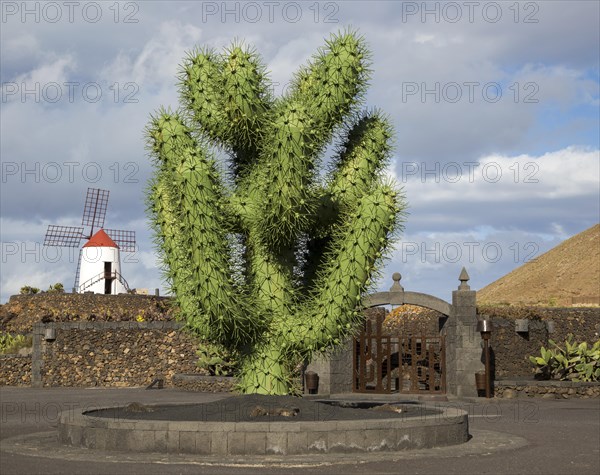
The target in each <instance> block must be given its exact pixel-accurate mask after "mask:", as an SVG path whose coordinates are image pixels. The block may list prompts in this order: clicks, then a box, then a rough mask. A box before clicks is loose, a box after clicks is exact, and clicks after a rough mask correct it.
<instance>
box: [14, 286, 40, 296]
mask: <svg viewBox="0 0 600 475" xmlns="http://www.w3.org/2000/svg"><path fill="white" fill-rule="evenodd" d="M39 291H40V289H38V288H37V287H31V286H30V285H24V286H23V287H21V290H20V291H19V293H20V294H21V295H32V294H37V293H38V292H39Z"/></svg>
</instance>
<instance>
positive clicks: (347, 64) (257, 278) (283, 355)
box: [147, 32, 403, 394]
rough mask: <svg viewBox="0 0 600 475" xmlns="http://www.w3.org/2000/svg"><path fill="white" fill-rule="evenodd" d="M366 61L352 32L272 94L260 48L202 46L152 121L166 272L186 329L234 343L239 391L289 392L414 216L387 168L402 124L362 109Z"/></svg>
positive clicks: (345, 325)
mask: <svg viewBox="0 0 600 475" xmlns="http://www.w3.org/2000/svg"><path fill="white" fill-rule="evenodd" d="M368 67H369V62H368V51H367V49H366V47H365V43H364V40H363V39H362V38H360V37H358V36H357V35H356V34H355V33H354V32H343V33H340V34H339V35H335V36H332V38H331V39H330V40H329V41H328V42H327V45H326V47H325V48H323V49H322V50H320V51H319V52H318V54H316V56H315V57H314V58H313V60H312V61H311V62H310V64H308V65H307V66H306V67H304V68H302V69H301V70H300V71H299V72H298V73H297V74H296V76H295V78H294V80H293V82H292V84H291V86H290V88H289V89H288V91H287V92H286V94H285V95H283V96H282V97H279V98H274V97H273V96H272V92H271V90H270V87H271V85H270V83H269V80H268V78H267V74H266V73H265V68H264V67H263V65H262V64H261V60H260V58H259V56H258V55H257V54H256V53H255V52H254V51H252V50H250V49H248V48H246V47H244V46H243V45H240V44H234V45H233V46H231V47H230V48H229V49H227V50H225V51H224V52H223V53H222V54H217V53H215V52H214V51H212V50H208V49H203V50H197V51H194V52H193V53H191V54H190V55H189V57H188V58H187V59H186V60H185V61H184V63H183V65H182V68H181V73H180V102H181V106H182V107H181V109H180V111H178V112H170V111H168V110H160V111H158V113H156V114H155V115H154V116H153V117H152V119H151V121H150V124H149V126H148V131H147V134H148V143H149V148H150V151H151V154H152V155H153V157H154V158H155V166H156V167H155V168H156V169H155V175H154V177H153V179H152V181H151V184H150V187H149V193H148V203H149V210H150V215H151V219H152V223H153V226H154V229H155V234H156V239H157V244H158V247H159V249H160V251H161V256H162V258H163V261H164V262H163V264H164V270H165V273H166V277H167V280H168V282H169V283H170V285H171V287H172V291H173V293H174V294H175V295H176V299H177V303H178V305H179V307H180V310H181V315H182V317H183V318H185V321H186V323H187V326H188V327H189V328H190V329H191V330H193V331H194V332H196V333H197V334H198V335H199V336H201V337H202V338H205V339H208V340H210V341H211V342H214V343H217V344H220V345H223V346H224V347H226V348H227V349H228V350H230V351H232V352H234V353H235V355H236V360H237V361H239V362H240V366H239V375H238V376H239V389H240V390H241V391H242V392H247V393H265V394H288V392H289V391H290V375H291V374H292V371H293V369H294V367H297V366H298V364H299V363H301V362H303V361H306V360H307V359H309V358H310V357H311V355H312V354H313V353H315V352H325V351H327V350H329V349H331V348H333V347H334V346H335V345H337V344H339V343H340V341H341V340H342V339H343V338H345V337H347V336H348V335H350V334H351V333H352V332H353V331H355V329H356V327H357V325H358V324H359V322H360V320H361V314H360V297H361V294H362V293H364V291H365V290H366V288H367V286H368V285H369V283H370V279H371V277H372V276H373V274H374V273H375V272H376V266H377V265H378V264H379V263H380V261H381V258H382V253H383V252H384V251H385V250H386V249H387V247H388V245H389V240H390V238H391V237H392V236H393V234H394V232H395V231H396V230H398V229H399V227H400V225H401V216H402V209H403V203H402V196H401V194H400V192H399V191H398V190H397V189H396V186H395V185H394V184H393V183H391V182H389V181H386V180H385V179H384V178H383V173H382V171H383V168H384V166H385V165H386V163H387V160H388V158H389V155H390V143H389V142H390V140H391V136H392V128H391V126H390V124H389V122H388V120H387V119H386V118H385V117H384V116H383V115H382V114H381V113H380V112H378V111H370V112H363V113H358V112H357V108H358V107H359V106H360V105H361V99H362V96H363V94H364V93H365V91H366V87H367V81H368V75H369V69H368ZM336 135H337V136H339V146H338V150H337V151H336V153H335V157H334V158H333V159H332V160H331V161H330V164H329V170H328V171H329V173H328V175H327V176H323V175H322V174H320V173H319V166H320V165H321V160H322V155H323V153H324V151H325V148H326V147H327V146H328V145H329V143H330V142H331V141H332V140H334V138H335V136H336ZM219 150H220V151H221V152H226V153H227V154H228V156H229V157H230V160H225V159H217V158H216V157H218V156H219V153H218V151H219ZM221 154H222V153H221ZM226 165H227V166H228V169H225V166H226Z"/></svg>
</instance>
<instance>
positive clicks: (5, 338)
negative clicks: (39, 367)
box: [0, 333, 32, 355]
mask: <svg viewBox="0 0 600 475" xmlns="http://www.w3.org/2000/svg"><path fill="white" fill-rule="evenodd" d="M31 346H32V338H31V337H30V336H29V337H27V336H25V335H15V336H13V335H11V334H10V333H0V354H3V355H4V354H13V353H18V351H19V350H20V349H21V348H29V347H31Z"/></svg>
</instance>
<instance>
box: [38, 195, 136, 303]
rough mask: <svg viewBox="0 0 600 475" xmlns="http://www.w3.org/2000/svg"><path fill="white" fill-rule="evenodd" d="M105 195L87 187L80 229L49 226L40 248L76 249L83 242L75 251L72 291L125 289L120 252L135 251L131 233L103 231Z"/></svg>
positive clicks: (133, 232)
mask: <svg viewBox="0 0 600 475" xmlns="http://www.w3.org/2000/svg"><path fill="white" fill-rule="evenodd" d="M109 193H110V192H109V191H108V190H100V189H98V188H88V190H87V196H86V198H85V206H84V208H83V219H82V220H81V224H82V226H81V227H76V226H55V225H53V224H51V225H49V226H48V230H47V231H46V236H45V238H44V246H61V247H79V244H80V242H81V239H87V242H86V243H85V244H84V245H83V247H82V248H81V249H80V250H79V259H78V262H77V272H76V274H75V284H74V286H73V290H74V292H78V293H82V292H94V293H96V294H118V293H123V292H127V291H128V290H129V285H128V284H127V281H126V280H125V278H124V277H123V275H122V274H121V256H120V253H121V252H135V244H136V242H135V231H123V230H121V229H103V227H104V218H105V216H106V208H107V206H108V195H109ZM95 230H97V231H95ZM84 231H85V232H84Z"/></svg>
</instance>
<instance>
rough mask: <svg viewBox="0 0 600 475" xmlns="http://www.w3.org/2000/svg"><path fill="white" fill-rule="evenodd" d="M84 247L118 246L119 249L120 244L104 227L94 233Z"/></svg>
mask: <svg viewBox="0 0 600 475" xmlns="http://www.w3.org/2000/svg"><path fill="white" fill-rule="evenodd" d="M83 247H116V248H117V249H119V246H117V245H116V244H115V242H114V241H113V240H112V239H111V238H110V236H109V235H108V234H106V233H105V232H104V229H101V230H100V231H98V232H97V233H96V234H94V235H93V236H92V237H91V238H90V240H89V241H88V242H86V243H85V244H84V245H83Z"/></svg>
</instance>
